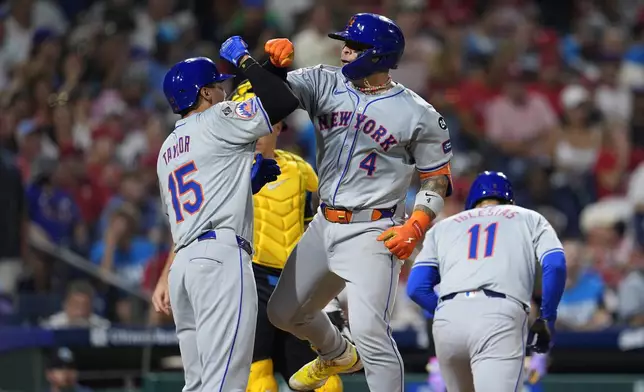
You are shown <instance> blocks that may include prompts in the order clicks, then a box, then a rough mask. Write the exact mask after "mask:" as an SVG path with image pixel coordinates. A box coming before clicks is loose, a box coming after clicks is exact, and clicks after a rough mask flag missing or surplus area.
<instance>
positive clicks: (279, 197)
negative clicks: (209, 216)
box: [230, 81, 348, 392]
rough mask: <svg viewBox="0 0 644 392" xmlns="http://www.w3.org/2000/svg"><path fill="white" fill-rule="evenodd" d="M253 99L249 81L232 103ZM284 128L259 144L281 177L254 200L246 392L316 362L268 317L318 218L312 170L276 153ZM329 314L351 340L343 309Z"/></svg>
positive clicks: (332, 384) (335, 387) (269, 387)
mask: <svg viewBox="0 0 644 392" xmlns="http://www.w3.org/2000/svg"><path fill="white" fill-rule="evenodd" d="M253 96H254V94H253V92H252V86H251V85H250V83H249V82H248V81H245V82H243V83H242V84H240V85H239V86H238V87H237V88H236V90H235V91H234V92H233V94H232V96H231V97H230V99H231V100H233V101H238V102H240V101H244V100H246V99H249V98H251V97H253ZM282 128H283V124H278V125H275V126H274V127H273V133H272V134H270V135H267V136H264V137H262V138H261V139H259V140H258V141H257V152H259V153H262V155H263V156H264V157H265V158H273V159H275V160H276V161H277V163H278V164H279V166H280V169H281V172H282V173H281V174H280V176H279V177H278V178H277V180H276V181H274V182H272V183H270V184H269V186H265V187H264V188H262V190H261V191H260V192H259V193H257V194H255V195H254V196H253V205H254V208H255V211H254V212H255V222H254V223H255V225H254V226H255V232H254V238H253V244H254V245H255V252H254V255H253V272H254V274H255V282H256V285H257V294H258V311H257V328H256V332H255V346H254V351H253V364H252V366H251V368H250V377H249V379H248V387H247V388H246V392H278V384H277V380H276V379H275V376H274V374H275V373H279V374H280V375H281V376H282V377H284V379H285V380H288V379H289V378H290V377H291V376H292V375H293V374H294V373H295V372H296V371H298V370H299V369H300V368H301V367H302V366H304V365H305V364H307V363H308V362H310V361H312V360H314V359H315V358H316V357H317V354H316V353H315V352H314V351H313V350H312V348H311V346H310V345H309V343H308V342H307V341H304V340H300V339H298V338H296V337H295V336H293V335H291V334H289V333H288V332H284V331H282V330H280V329H278V328H276V327H274V326H273V325H272V324H271V323H270V321H269V320H268V315H267V313H266V307H267V304H268V299H269V298H270V296H271V294H272V293H273V289H274V288H275V285H276V284H277V280H278V279H279V276H280V274H281V272H282V268H283V267H284V264H285V263H286V259H287V258H288V255H289V253H290V252H291V250H293V248H294V247H295V245H296V244H297V242H298V241H299V239H300V237H301V236H302V234H303V233H304V229H305V227H306V224H307V223H308V222H309V221H310V220H311V219H312V218H313V211H314V209H313V208H312V207H311V200H310V197H311V194H312V193H313V192H316V191H317V186H318V178H317V175H316V174H315V171H314V170H313V168H312V167H311V165H309V164H308V163H307V162H306V161H304V160H303V159H302V158H301V157H299V156H297V155H295V154H293V153H290V152H286V151H282V150H278V149H276V144H277V136H278V135H279V133H280V132H281V131H282ZM327 314H329V317H330V318H331V320H332V322H333V323H334V324H335V325H336V326H337V327H338V328H339V329H340V330H341V331H343V333H345V334H348V328H347V326H346V322H345V321H344V317H343V316H342V310H341V308H340V307H339V306H337V305H335V304H333V303H332V304H329V307H328V311H327ZM315 391H316V392H342V381H341V380H340V377H338V376H333V377H331V378H329V379H328V380H327V382H326V384H324V385H323V386H322V387H321V388H318V389H316V390H315Z"/></svg>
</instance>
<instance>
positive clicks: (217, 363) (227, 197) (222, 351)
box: [153, 37, 298, 392]
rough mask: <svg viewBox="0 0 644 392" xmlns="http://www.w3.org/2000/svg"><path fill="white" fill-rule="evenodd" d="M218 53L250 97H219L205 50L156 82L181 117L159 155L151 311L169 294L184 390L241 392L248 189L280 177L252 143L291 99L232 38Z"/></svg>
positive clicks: (248, 335) (248, 352) (247, 313)
mask: <svg viewBox="0 0 644 392" xmlns="http://www.w3.org/2000/svg"><path fill="white" fill-rule="evenodd" d="M220 55H221V57H223V58H224V59H226V60H228V61H230V62H231V63H233V64H234V65H235V66H237V67H239V68H240V69H241V70H242V72H243V73H244V74H245V75H246V76H247V77H248V79H249V80H251V81H252V83H253V84H254V86H255V90H256V93H257V97H253V98H251V99H248V100H246V101H243V102H230V101H224V98H225V92H224V90H223V87H222V84H221V83H222V82H223V81H224V80H226V79H228V78H230V77H231V75H222V74H220V73H219V71H218V70H217V67H216V66H215V64H214V63H213V62H212V61H211V60H209V59H207V58H203V57H199V58H192V59H188V60H184V61H181V62H179V63H177V64H176V65H174V66H173V67H172V68H171V69H170V71H168V73H167V74H166V76H165V80H164V83H163V90H164V92H165V95H166V97H167V99H168V102H169V103H170V106H171V107H172V110H173V112H174V113H177V114H179V115H181V118H180V119H179V120H178V121H177V122H176V124H175V128H174V131H173V132H172V133H171V134H170V135H169V136H168V138H167V139H166V141H165V142H164V144H163V146H162V147H161V151H160V152H159V158H158V161H157V173H158V176H159V183H160V188H161V199H162V201H163V203H164V205H165V206H166V208H167V213H168V219H169V222H170V228H171V231H172V238H173V241H174V250H175V253H174V255H173V256H171V257H170V258H169V260H168V264H167V269H168V270H169V271H165V272H164V276H163V277H162V278H161V282H160V285H161V287H157V293H155V298H153V301H154V305H155V307H156V308H157V311H166V312H169V309H168V304H167V297H168V295H169V300H170V305H171V307H172V313H173V316H174V321H175V324H176V330H177V336H178V338H179V347H180V350H181V358H182V361H183V366H184V372H185V387H184V388H183V391H184V392H188V391H209V392H210V391H220V392H221V391H226V392H228V391H235V392H244V391H245V390H246V384H247V382H248V376H249V371H250V364H251V358H252V352H253V346H252V341H253V339H254V334H255V322H256V316H257V291H256V288H255V280H254V278H253V272H252V269H251V253H252V245H251V243H250V238H251V236H252V232H253V204H252V203H253V200H252V195H251V191H252V192H253V193H256V192H258V191H259V189H260V188H261V186H262V185H264V183H266V182H269V181H272V180H275V179H276V178H277V175H278V174H279V167H278V166H277V164H276V162H275V161H274V160H268V159H265V160H264V159H262V157H260V156H258V157H257V159H256V163H255V164H253V158H254V156H255V144H256V142H257V140H258V139H259V138H260V137H262V136H265V135H269V134H270V133H271V132H272V125H273V124H277V123H279V122H280V121H281V120H282V119H283V118H284V117H285V116H287V115H288V114H290V113H291V112H292V111H293V110H295V109H296V108H297V105H298V101H297V99H296V97H295V96H294V95H293V93H292V92H291V90H290V89H289V88H288V86H287V85H286V84H285V83H284V82H283V81H282V80H281V79H280V78H278V77H276V76H274V75H272V74H271V73H269V72H267V71H266V70H264V69H263V68H262V67H261V66H259V65H258V64H257V62H256V61H255V60H253V59H252V58H251V57H250V56H249V55H248V51H247V49H246V44H245V43H244V42H243V41H242V40H241V38H240V37H231V38H229V39H228V40H227V41H226V42H224V44H223V45H222V47H221V49H220ZM269 97H270V98H271V99H269ZM249 171H250V172H251V175H250V176H249V175H248V173H249ZM164 286H165V287H164ZM159 293H160V294H159Z"/></svg>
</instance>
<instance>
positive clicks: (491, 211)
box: [414, 205, 562, 306]
mask: <svg viewBox="0 0 644 392" xmlns="http://www.w3.org/2000/svg"><path fill="white" fill-rule="evenodd" d="M561 248H562V246H561V242H560V241H559V239H558V238H557V234H556V233H555V231H554V229H553V228H552V226H550V224H549V223H548V221H547V220H546V219H545V218H544V217H543V216H542V215H541V214H539V213H538V212H535V211H532V210H528V209H525V208H522V207H519V206H515V205H498V206H486V207H482V208H474V209H471V210H467V211H463V212H461V213H459V214H456V215H453V216H451V217H449V218H446V219H444V220H442V221H440V222H438V223H437V224H436V225H435V226H434V227H432V228H431V229H430V230H429V231H428V232H427V235H426V236H425V241H424V242H423V248H422V250H421V251H420V253H419V254H418V257H416V261H415V263H414V264H415V265H417V264H424V265H430V266H431V265H434V266H437V267H438V269H439V273H440V277H441V281H440V294H439V298H440V297H442V296H444V295H447V294H451V293H456V292H463V291H472V290H477V289H488V290H493V291H496V292H499V293H503V294H505V295H507V296H510V297H512V298H514V299H516V300H519V301H521V302H522V303H524V304H526V305H527V306H529V305H530V298H531V297H532V292H533V288H534V281H535V273H536V272H535V271H536V262H537V261H538V262H539V263H541V261H542V260H543V257H544V256H545V255H546V254H548V253H549V252H551V251H553V250H556V251H561Z"/></svg>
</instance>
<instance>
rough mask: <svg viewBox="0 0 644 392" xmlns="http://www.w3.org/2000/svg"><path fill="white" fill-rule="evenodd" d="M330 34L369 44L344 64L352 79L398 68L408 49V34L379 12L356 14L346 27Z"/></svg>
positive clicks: (363, 44) (349, 41) (344, 39)
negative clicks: (406, 36)
mask: <svg viewBox="0 0 644 392" xmlns="http://www.w3.org/2000/svg"><path fill="white" fill-rule="evenodd" d="M329 37H330V38H333V39H337V40H340V41H345V42H346V43H347V44H348V46H349V47H351V46H352V45H351V44H352V43H356V44H358V45H359V46H362V47H364V48H366V49H364V50H363V51H362V52H361V53H360V54H359V55H358V57H357V58H356V59H355V60H354V61H352V62H351V63H349V64H346V65H345V66H343V67H342V73H343V75H344V76H346V77H347V78H348V79H350V80H359V79H364V78H365V77H367V76H369V75H371V74H373V73H375V72H383V71H388V70H390V69H395V68H397V67H398V62H399V61H400V58H401V57H402V55H403V52H404V51H405V37H404V35H403V33H402V30H400V27H398V25H396V23H394V22H393V21H392V20H391V19H389V18H386V17H384V16H382V15H377V14H370V13H361V14H356V15H354V16H352V17H351V19H349V22H348V23H347V26H346V27H345V29H344V30H343V31H339V32H336V33H331V34H329ZM356 49H357V48H356Z"/></svg>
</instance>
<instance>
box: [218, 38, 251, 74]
mask: <svg viewBox="0 0 644 392" xmlns="http://www.w3.org/2000/svg"><path fill="white" fill-rule="evenodd" d="M249 55H250V53H249V52H248V44H246V42H244V40H243V39H242V37H240V36H238V35H235V36H233V37H230V38H228V39H227V40H226V41H224V43H223V44H221V48H220V49H219V56H220V57H221V58H223V59H225V60H227V61H228V62H230V63H232V64H233V65H234V66H235V67H239V60H241V58H242V57H244V56H249Z"/></svg>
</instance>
